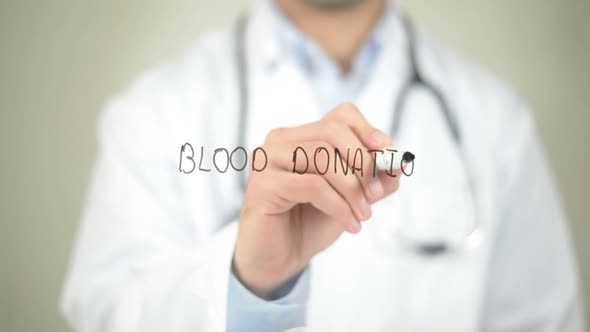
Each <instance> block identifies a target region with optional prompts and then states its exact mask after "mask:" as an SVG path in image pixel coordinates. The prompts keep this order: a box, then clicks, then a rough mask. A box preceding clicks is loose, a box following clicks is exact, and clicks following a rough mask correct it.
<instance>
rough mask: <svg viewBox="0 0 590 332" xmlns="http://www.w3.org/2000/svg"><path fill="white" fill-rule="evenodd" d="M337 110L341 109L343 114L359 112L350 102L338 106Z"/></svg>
mask: <svg viewBox="0 0 590 332" xmlns="http://www.w3.org/2000/svg"><path fill="white" fill-rule="evenodd" d="M338 108H339V109H341V110H342V111H343V112H358V111H359V110H358V108H357V107H356V105H355V104H353V103H351V102H344V103H342V104H340V106H339V107H338Z"/></svg>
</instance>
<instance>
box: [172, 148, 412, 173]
mask: <svg viewBox="0 0 590 332" xmlns="http://www.w3.org/2000/svg"><path fill="white" fill-rule="evenodd" d="M308 152H310V151H308ZM308 152H306V151H305V150H304V149H303V147H300V146H298V147H296V148H295V149H294V150H293V153H292V159H291V162H292V165H293V166H292V172H293V173H296V174H305V173H307V172H313V173H317V174H320V175H324V174H326V173H328V172H334V173H336V174H337V173H342V174H344V175H348V174H349V173H351V174H353V175H354V174H355V173H359V174H360V175H361V176H365V175H368V176H373V177H375V176H376V174H377V172H378V171H384V172H385V173H386V174H387V175H389V176H391V177H396V176H397V175H396V170H399V169H401V171H402V173H403V174H404V175H406V176H411V175H412V173H414V162H415V156H414V155H413V154H412V153H411V152H408V151H399V150H397V149H394V148H386V149H381V150H379V149H375V150H363V149H361V148H356V149H350V148H349V149H345V150H344V149H338V148H330V149H329V148H326V147H318V148H316V149H315V151H314V152H313V155H311V154H310V155H308ZM365 152H366V153H365ZM367 153H368V154H369V155H370V156H371V157H370V158H368V157H367ZM269 158H270V157H269V155H268V154H267V153H266V151H265V150H264V149H263V148H261V147H257V148H255V149H254V150H253V151H252V152H251V153H250V154H248V152H247V151H246V149H245V148H243V147H241V146H238V147H236V148H235V149H233V150H231V151H230V150H228V149H226V148H216V149H214V150H213V152H212V153H211V151H209V152H208V151H207V150H206V149H205V147H203V146H201V147H200V153H196V152H195V149H194V148H193V146H192V145H191V144H190V143H185V144H183V145H181V147H180V156H179V162H178V171H179V172H181V173H184V174H191V173H192V172H194V171H196V170H198V171H199V172H211V171H213V170H214V171H216V172H218V173H226V172H227V171H228V170H230V168H231V169H232V170H233V171H235V172H241V171H244V170H245V169H246V167H247V166H248V164H250V170H251V171H252V172H263V171H264V170H265V169H266V167H267V166H268V162H269ZM365 159H369V160H365ZM367 163H370V164H369V165H370V166H371V168H370V171H371V172H370V173H371V174H364V172H365V170H366V167H365V165H367ZM398 174H399V173H398Z"/></svg>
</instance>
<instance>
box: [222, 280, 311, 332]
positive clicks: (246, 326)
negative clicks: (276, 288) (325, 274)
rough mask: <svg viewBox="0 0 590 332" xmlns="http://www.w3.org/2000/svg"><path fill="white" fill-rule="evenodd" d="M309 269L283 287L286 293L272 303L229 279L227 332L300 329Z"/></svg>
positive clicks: (268, 331)
mask: <svg viewBox="0 0 590 332" xmlns="http://www.w3.org/2000/svg"><path fill="white" fill-rule="evenodd" d="M309 273H310V272H309V270H308V269H306V270H305V271H304V272H303V273H302V274H301V275H299V276H298V277H296V278H294V280H292V281H291V282H289V283H287V284H286V285H284V286H283V287H286V288H288V289H290V290H289V291H288V293H287V294H286V295H285V296H283V297H281V298H279V299H277V300H273V301H265V300H262V299H260V298H258V297H257V296H256V295H254V294H252V293H251V292H250V291H249V290H248V289H247V288H246V287H244V286H243V285H242V284H241V283H240V281H239V280H237V278H235V277H234V276H233V274H232V275H231V276H230V280H229V290H228V304H227V308H228V309H227V312H228V313H227V331H228V332H274V331H286V330H288V329H292V328H298V327H303V326H304V323H305V312H306V306H305V304H306V302H307V296H308V293H309Z"/></svg>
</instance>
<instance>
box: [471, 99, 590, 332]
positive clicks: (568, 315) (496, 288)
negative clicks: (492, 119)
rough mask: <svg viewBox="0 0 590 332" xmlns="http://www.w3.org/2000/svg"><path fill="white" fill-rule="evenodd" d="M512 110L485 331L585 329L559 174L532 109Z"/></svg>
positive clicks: (501, 156) (500, 156) (502, 155)
mask: <svg viewBox="0 0 590 332" xmlns="http://www.w3.org/2000/svg"><path fill="white" fill-rule="evenodd" d="M519 104H520V103H519ZM511 110H512V111H515V112H513V113H511V114H510V115H511V118H509V119H506V121H505V122H503V126H502V127H503V128H504V130H505V131H504V132H500V133H498V134H499V136H498V137H501V138H502V139H499V140H498V142H500V143H499V144H502V146H498V149H497V151H498V152H497V154H496V158H497V160H498V161H499V165H498V166H497V170H498V172H499V173H498V174H499V181H498V183H499V190H498V196H499V200H498V201H499V205H498V206H499V211H498V213H499V216H500V223H499V225H498V228H497V232H496V236H495V239H494V242H493V247H492V256H491V260H490V265H489V266H490V269H489V274H488V276H487V279H488V282H487V290H486V296H485V302H484V305H483V309H484V310H483V316H482V318H483V329H482V330H484V331H511V332H516V331H537V332H550V331H551V332H558V331H559V332H581V331H583V330H584V324H585V323H584V317H583V314H582V309H581V303H580V301H581V300H580V289H579V285H578V277H577V269H576V262H575V258H574V254H573V248H572V244H571V241H570V238H569V236H568V232H567V227H566V226H567V220H566V216H565V214H564V211H563V208H562V206H561V204H560V198H559V192H558V188H557V186H556V183H555V176H554V175H553V174H552V173H551V171H550V169H549V166H548V162H547V158H546V156H545V153H544V151H543V147H542V144H541V141H540V139H539V137H538V134H537V131H536V128H535V125H534V121H533V120H532V117H531V115H530V113H529V112H528V111H527V110H526V107H523V106H519V107H516V108H514V107H513V108H511ZM564 162H567V161H564Z"/></svg>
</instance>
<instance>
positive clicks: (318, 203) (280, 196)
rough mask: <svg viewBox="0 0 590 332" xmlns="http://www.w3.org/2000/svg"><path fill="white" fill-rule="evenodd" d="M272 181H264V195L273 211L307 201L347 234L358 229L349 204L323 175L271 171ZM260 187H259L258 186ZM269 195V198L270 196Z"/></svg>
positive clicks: (358, 224) (283, 209)
mask: <svg viewBox="0 0 590 332" xmlns="http://www.w3.org/2000/svg"><path fill="white" fill-rule="evenodd" d="M272 178H273V181H266V182H265V183H264V184H261V185H259V187H265V189H264V195H267V198H270V199H268V200H269V201H270V202H273V204H274V205H275V206H274V207H272V208H271V209H273V208H274V209H276V213H277V214H278V213H284V212H285V211H288V210H289V209H291V208H292V207H293V206H295V205H296V204H305V203H309V204H311V205H313V206H314V207H315V208H317V209H318V210H320V211H321V212H322V213H324V214H325V215H327V216H329V217H330V218H331V219H333V220H334V221H335V222H337V223H338V224H340V225H341V226H342V228H343V229H345V230H346V231H348V232H350V233H358V232H359V231H360V230H361V225H360V223H359V222H358V221H357V220H356V218H355V216H354V214H353V212H352V210H351V208H350V206H349V205H348V203H347V202H346V201H345V200H344V198H342V196H340V194H338V193H337V192H336V190H334V188H332V187H331V186H330V184H329V183H328V182H327V181H326V179H324V178H323V177H322V176H319V175H316V174H303V175H299V174H292V173H287V172H273V174H272ZM259 189H260V188H259ZM269 196H270V197H269Z"/></svg>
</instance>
